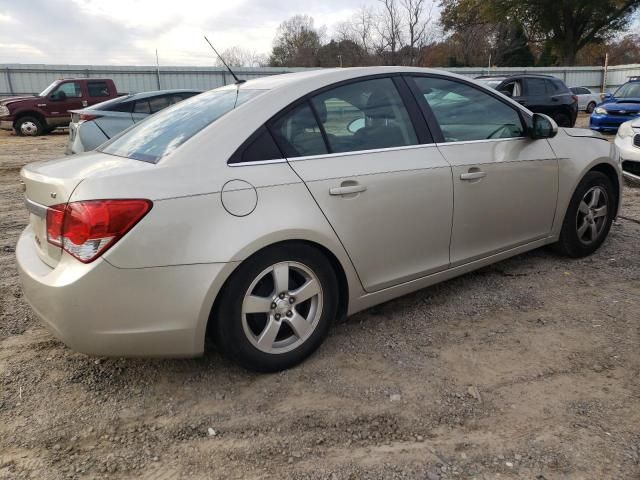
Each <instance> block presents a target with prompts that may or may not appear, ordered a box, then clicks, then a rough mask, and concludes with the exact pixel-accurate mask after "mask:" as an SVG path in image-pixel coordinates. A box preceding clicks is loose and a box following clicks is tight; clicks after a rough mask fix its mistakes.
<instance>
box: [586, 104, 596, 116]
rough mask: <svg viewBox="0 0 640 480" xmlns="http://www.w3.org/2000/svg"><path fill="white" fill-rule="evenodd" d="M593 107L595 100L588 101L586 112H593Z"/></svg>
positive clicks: (594, 107)
mask: <svg viewBox="0 0 640 480" xmlns="http://www.w3.org/2000/svg"><path fill="white" fill-rule="evenodd" d="M595 109H596V102H590V103H589V105H587V113H593V111H594V110H595Z"/></svg>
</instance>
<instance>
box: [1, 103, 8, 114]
mask: <svg viewBox="0 0 640 480" xmlns="http://www.w3.org/2000/svg"><path fill="white" fill-rule="evenodd" d="M7 115H9V109H8V108H7V107H5V106H4V105H0V117H6V116H7Z"/></svg>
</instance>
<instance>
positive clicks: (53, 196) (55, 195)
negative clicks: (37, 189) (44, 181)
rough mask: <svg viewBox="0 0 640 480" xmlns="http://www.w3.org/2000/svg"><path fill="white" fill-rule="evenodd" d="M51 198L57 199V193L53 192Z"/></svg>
mask: <svg viewBox="0 0 640 480" xmlns="http://www.w3.org/2000/svg"><path fill="white" fill-rule="evenodd" d="M50 195H51V198H56V197H57V196H58V194H57V193H56V192H51V194H50Z"/></svg>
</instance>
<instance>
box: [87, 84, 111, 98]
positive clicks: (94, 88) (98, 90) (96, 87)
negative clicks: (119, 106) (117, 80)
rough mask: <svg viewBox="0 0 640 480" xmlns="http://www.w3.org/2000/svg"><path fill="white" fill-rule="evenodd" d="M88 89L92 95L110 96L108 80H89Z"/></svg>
mask: <svg viewBox="0 0 640 480" xmlns="http://www.w3.org/2000/svg"><path fill="white" fill-rule="evenodd" d="M87 90H88V91H89V96H90V97H108V96H109V87H108V86H107V82H88V83H87Z"/></svg>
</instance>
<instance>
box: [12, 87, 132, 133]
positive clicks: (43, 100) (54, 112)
mask: <svg viewBox="0 0 640 480" xmlns="http://www.w3.org/2000/svg"><path fill="white" fill-rule="evenodd" d="M119 95H120V94H118V91H117V90H116V86H115V84H114V83H113V80H111V79H108V78H66V79H62V80H56V81H55V82H53V83H52V84H51V85H49V86H48V87H47V88H45V89H44V90H43V92H42V93H41V94H40V95H37V96H28V97H11V98H3V99H2V100H0V128H1V129H3V130H15V132H16V134H18V135H41V134H43V133H49V132H50V131H52V130H54V129H56V128H58V127H66V126H68V125H69V121H70V120H71V114H70V113H69V110H77V109H81V108H84V107H88V106H89V105H93V104H96V103H100V102H104V101H105V100H109V99H110V98H115V97H117V96H119Z"/></svg>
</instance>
